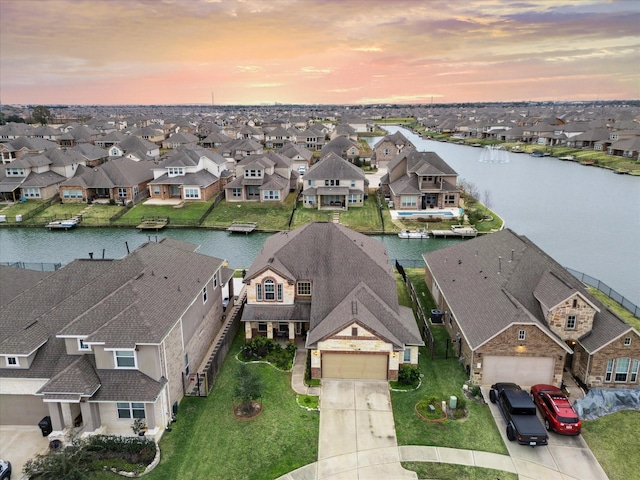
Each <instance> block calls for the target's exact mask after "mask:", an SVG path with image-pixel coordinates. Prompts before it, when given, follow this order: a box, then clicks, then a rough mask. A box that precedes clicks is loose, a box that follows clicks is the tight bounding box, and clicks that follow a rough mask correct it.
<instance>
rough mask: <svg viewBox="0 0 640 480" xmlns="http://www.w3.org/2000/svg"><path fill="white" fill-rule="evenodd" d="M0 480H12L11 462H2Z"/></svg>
mask: <svg viewBox="0 0 640 480" xmlns="http://www.w3.org/2000/svg"><path fill="white" fill-rule="evenodd" d="M0 480H11V462H9V461H7V460H0Z"/></svg>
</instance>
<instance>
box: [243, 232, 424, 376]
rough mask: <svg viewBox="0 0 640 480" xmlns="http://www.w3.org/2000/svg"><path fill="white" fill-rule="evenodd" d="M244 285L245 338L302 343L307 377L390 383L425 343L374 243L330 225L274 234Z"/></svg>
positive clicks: (383, 255) (386, 260) (382, 248)
mask: <svg viewBox="0 0 640 480" xmlns="http://www.w3.org/2000/svg"><path fill="white" fill-rule="evenodd" d="M243 281H244V283H245V284H246V291H247V303H246V305H245V307H244V311H243V315H242V322H243V323H244V326H245V338H246V339H247V340H249V339H251V338H253V337H254V336H256V335H263V336H267V337H269V338H277V337H282V338H284V339H288V340H291V341H294V340H296V338H303V339H306V348H307V349H308V351H309V354H310V355H311V375H312V377H313V378H375V379H381V380H396V379H397V378H398V370H399V367H400V364H402V363H408V364H413V365H416V364H417V363H418V348H419V347H420V346H422V345H424V342H423V341H422V339H421V337H420V332H419V331H418V326H417V323H416V321H415V318H414V316H413V312H412V310H411V309H410V308H407V307H403V306H400V305H399V304H398V292H397V286H396V280H395V276H394V273H393V266H392V264H391V262H390V260H389V257H388V255H387V252H386V248H385V246H384V244H383V243H382V242H380V241H378V240H375V239H372V238H370V237H367V236H366V235H362V234H360V233H357V232H354V231H353V230H350V229H348V228H346V227H343V226H341V225H339V224H334V223H329V222H326V223H321V222H318V223H309V224H307V225H305V226H303V227H300V228H298V229H295V230H292V231H288V232H281V233H276V234H275V235H273V236H271V237H269V238H268V239H267V241H266V242H265V244H264V247H263V248H262V250H261V252H260V253H259V254H258V256H257V257H256V259H255V261H254V262H253V264H252V265H251V267H250V268H249V270H248V271H247V274H246V276H245V278H244V280H243Z"/></svg>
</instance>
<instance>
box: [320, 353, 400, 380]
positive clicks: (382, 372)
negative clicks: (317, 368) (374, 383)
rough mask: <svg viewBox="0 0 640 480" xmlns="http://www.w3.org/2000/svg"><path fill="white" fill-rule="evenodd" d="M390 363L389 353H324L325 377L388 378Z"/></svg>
mask: <svg viewBox="0 0 640 480" xmlns="http://www.w3.org/2000/svg"><path fill="white" fill-rule="evenodd" d="M388 364H389V355H388V354H387V353H375V354H366V353H333V352H327V353H324V352H323V353H322V363H321V368H322V377H323V378H361V379H368V380H386V379H387V369H388Z"/></svg>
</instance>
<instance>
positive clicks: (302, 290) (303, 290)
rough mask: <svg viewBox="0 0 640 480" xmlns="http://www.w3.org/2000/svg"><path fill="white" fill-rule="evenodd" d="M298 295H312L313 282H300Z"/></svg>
mask: <svg viewBox="0 0 640 480" xmlns="http://www.w3.org/2000/svg"><path fill="white" fill-rule="evenodd" d="M298 295H305V296H309V295H311V282H298Z"/></svg>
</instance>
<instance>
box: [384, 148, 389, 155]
mask: <svg viewBox="0 0 640 480" xmlns="http://www.w3.org/2000/svg"><path fill="white" fill-rule="evenodd" d="M383 153H384V154H385V155H389V154H390V153H391V150H390V149H388V148H385V149H384V151H383Z"/></svg>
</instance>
